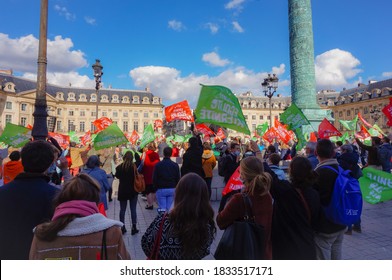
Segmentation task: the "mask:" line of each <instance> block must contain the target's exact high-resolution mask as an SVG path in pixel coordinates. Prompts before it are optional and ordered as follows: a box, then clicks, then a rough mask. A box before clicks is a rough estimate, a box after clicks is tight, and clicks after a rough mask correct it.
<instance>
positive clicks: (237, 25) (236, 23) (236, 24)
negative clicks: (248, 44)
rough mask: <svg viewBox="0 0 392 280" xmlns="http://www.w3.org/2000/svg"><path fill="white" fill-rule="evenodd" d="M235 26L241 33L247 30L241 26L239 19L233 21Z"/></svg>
mask: <svg viewBox="0 0 392 280" xmlns="http://www.w3.org/2000/svg"><path fill="white" fill-rule="evenodd" d="M232 24H233V28H234V30H235V31H237V32H239V33H243V32H244V31H245V30H244V29H243V28H242V27H241V25H240V24H239V23H238V21H233V22H232Z"/></svg>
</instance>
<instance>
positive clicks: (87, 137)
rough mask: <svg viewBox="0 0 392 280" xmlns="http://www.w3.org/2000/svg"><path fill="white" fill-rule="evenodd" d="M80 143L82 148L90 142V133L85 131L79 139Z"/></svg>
mask: <svg viewBox="0 0 392 280" xmlns="http://www.w3.org/2000/svg"><path fill="white" fill-rule="evenodd" d="M80 142H81V143H82V145H83V146H86V145H87V143H89V142H91V132H90V130H89V131H87V132H86V133H85V134H84V135H83V136H82V137H80Z"/></svg>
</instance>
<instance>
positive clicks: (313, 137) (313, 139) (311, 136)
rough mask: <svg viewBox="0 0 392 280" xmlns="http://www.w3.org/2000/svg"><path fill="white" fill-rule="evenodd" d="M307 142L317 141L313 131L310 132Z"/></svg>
mask: <svg viewBox="0 0 392 280" xmlns="http://www.w3.org/2000/svg"><path fill="white" fill-rule="evenodd" d="M309 142H317V136H316V133H314V132H311V133H310V137H309Z"/></svg>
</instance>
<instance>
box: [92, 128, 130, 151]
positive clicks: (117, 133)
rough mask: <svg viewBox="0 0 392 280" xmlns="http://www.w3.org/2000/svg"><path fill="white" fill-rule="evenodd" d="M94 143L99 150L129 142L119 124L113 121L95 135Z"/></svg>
mask: <svg viewBox="0 0 392 280" xmlns="http://www.w3.org/2000/svg"><path fill="white" fill-rule="evenodd" d="M93 143H94V149H95V150H97V151H98V150H101V149H104V148H109V147H114V146H117V145H121V144H124V143H128V139H127V137H125V135H124V133H123V132H122V131H121V129H120V128H119V127H118V126H117V124H115V123H112V124H111V125H109V126H108V127H107V128H105V129H104V130H102V131H100V132H99V133H98V134H97V136H95V138H94V140H93Z"/></svg>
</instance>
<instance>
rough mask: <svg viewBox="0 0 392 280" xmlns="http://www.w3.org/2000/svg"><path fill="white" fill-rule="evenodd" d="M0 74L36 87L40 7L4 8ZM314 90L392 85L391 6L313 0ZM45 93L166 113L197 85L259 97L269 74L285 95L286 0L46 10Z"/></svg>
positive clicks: (60, 5)
mask: <svg viewBox="0 0 392 280" xmlns="http://www.w3.org/2000/svg"><path fill="white" fill-rule="evenodd" d="M1 3H2V7H3V8H5V9H2V20H1V21H2V23H1V25H0V69H12V70H13V72H14V75H17V76H22V77H26V78H31V79H36V73H37V57H38V38H39V18H40V0H28V1H27V0H1ZM311 3H312V13H313V14H312V15H313V35H314V50H315V53H314V55H315V69H316V86H317V90H322V89H331V90H336V91H341V90H342V89H343V88H351V87H356V86H357V84H358V83H368V81H369V80H376V81H381V80H386V79H390V78H392V21H391V20H390V11H391V10H392V1H389V0H372V1H368V0H328V1H327V0H313V1H311ZM48 11H49V15H48V55H47V57H48V65H47V80H48V82H49V83H52V84H56V85H61V86H69V85H70V84H71V87H91V88H94V87H95V82H94V77H93V70H92V65H93V64H94V63H95V59H100V60H101V64H102V65H103V67H104V68H103V72H104V75H103V76H102V86H103V87H104V88H108V87H112V88H116V89H128V90H144V89H145V88H149V89H150V90H151V92H152V93H153V94H154V95H155V96H159V97H162V98H163V104H164V105H165V106H168V105H171V104H173V103H176V102H179V101H182V100H188V102H189V103H190V105H191V107H193V108H195V106H196V104H197V100H198V97H199V94H200V89H201V87H200V84H204V85H222V86H226V87H228V88H230V89H231V90H232V92H233V93H235V94H239V93H244V92H247V91H251V92H252V93H253V94H254V95H263V92H262V88H261V83H262V82H263V79H264V78H265V77H266V76H267V74H268V73H275V74H277V76H278V77H279V88H278V90H277V94H281V95H284V96H289V95H290V91H291V90H290V56H289V35H288V0H274V1H271V0H111V1H105V0H95V1H92V0H49V8H48Z"/></svg>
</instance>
